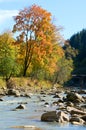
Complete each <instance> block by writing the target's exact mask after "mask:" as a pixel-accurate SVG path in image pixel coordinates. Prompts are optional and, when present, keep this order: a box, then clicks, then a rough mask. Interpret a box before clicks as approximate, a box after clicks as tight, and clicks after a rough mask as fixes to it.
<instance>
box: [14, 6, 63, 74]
mask: <svg viewBox="0 0 86 130" xmlns="http://www.w3.org/2000/svg"><path fill="white" fill-rule="evenodd" d="M51 17H52V15H51V13H49V12H48V11H46V10H44V9H42V8H41V7H40V6H37V5H32V6H31V7H29V8H25V9H24V10H21V11H20V12H19V14H18V15H17V16H15V17H14V20H15V25H14V27H13V32H19V35H18V37H17V42H16V43H17V44H19V45H20V54H19V57H18V58H20V59H22V60H21V61H22V64H23V76H26V72H27V70H28V68H29V67H30V65H31V64H33V65H34V63H35V64H38V66H39V65H40V66H45V67H46V68H49V66H50V65H53V66H54V63H56V60H57V59H56V58H55V57H54V55H58V49H57V48H58V47H57V46H56V45H57V42H58V41H59V40H60V35H59V28H56V27H55V26H54V25H53V24H52V18H51ZM53 44H54V45H53ZM54 50H55V52H54V53H55V54H54V53H53V51H54ZM60 52H62V55H63V51H62V50H61V49H60ZM60 52H59V53H60ZM52 60H53V62H52ZM54 60H55V61H54ZM47 65H49V66H48V67H47ZM54 67H55V66H54ZM54 67H53V68H54Z"/></svg>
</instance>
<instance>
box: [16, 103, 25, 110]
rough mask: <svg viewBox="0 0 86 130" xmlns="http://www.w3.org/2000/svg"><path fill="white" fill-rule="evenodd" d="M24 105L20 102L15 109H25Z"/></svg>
mask: <svg viewBox="0 0 86 130" xmlns="http://www.w3.org/2000/svg"><path fill="white" fill-rule="evenodd" d="M25 108H26V107H25V105H23V104H20V105H19V106H18V107H16V108H15V110H18V109H25Z"/></svg>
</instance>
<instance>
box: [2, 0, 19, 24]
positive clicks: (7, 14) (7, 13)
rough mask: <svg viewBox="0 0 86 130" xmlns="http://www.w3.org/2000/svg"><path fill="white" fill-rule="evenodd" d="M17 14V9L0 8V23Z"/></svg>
mask: <svg viewBox="0 0 86 130" xmlns="http://www.w3.org/2000/svg"><path fill="white" fill-rule="evenodd" d="M0 1H1V0H0ZM17 14H18V10H0V24H2V23H3V22H5V21H6V20H7V19H10V18H12V17H13V16H16V15H17Z"/></svg>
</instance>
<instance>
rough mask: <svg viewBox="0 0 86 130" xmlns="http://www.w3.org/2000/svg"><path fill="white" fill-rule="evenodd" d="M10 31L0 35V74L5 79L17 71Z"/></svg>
mask: <svg viewBox="0 0 86 130" xmlns="http://www.w3.org/2000/svg"><path fill="white" fill-rule="evenodd" d="M13 42H14V39H13V38H12V35H11V33H4V34H2V35H0V75H1V76H3V78H4V79H5V80H8V79H10V77H11V76H13V75H14V74H15V73H16V72H17V66H16V53H15V48H14V46H13Z"/></svg>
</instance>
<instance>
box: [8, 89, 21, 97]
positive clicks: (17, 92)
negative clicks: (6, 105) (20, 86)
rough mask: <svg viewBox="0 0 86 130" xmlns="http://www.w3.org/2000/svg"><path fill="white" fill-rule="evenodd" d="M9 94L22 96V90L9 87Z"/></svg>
mask: <svg viewBox="0 0 86 130" xmlns="http://www.w3.org/2000/svg"><path fill="white" fill-rule="evenodd" d="M8 95H10V96H12V95H13V96H16V97H19V96H20V92H19V91H18V90H15V89H9V90H8Z"/></svg>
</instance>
